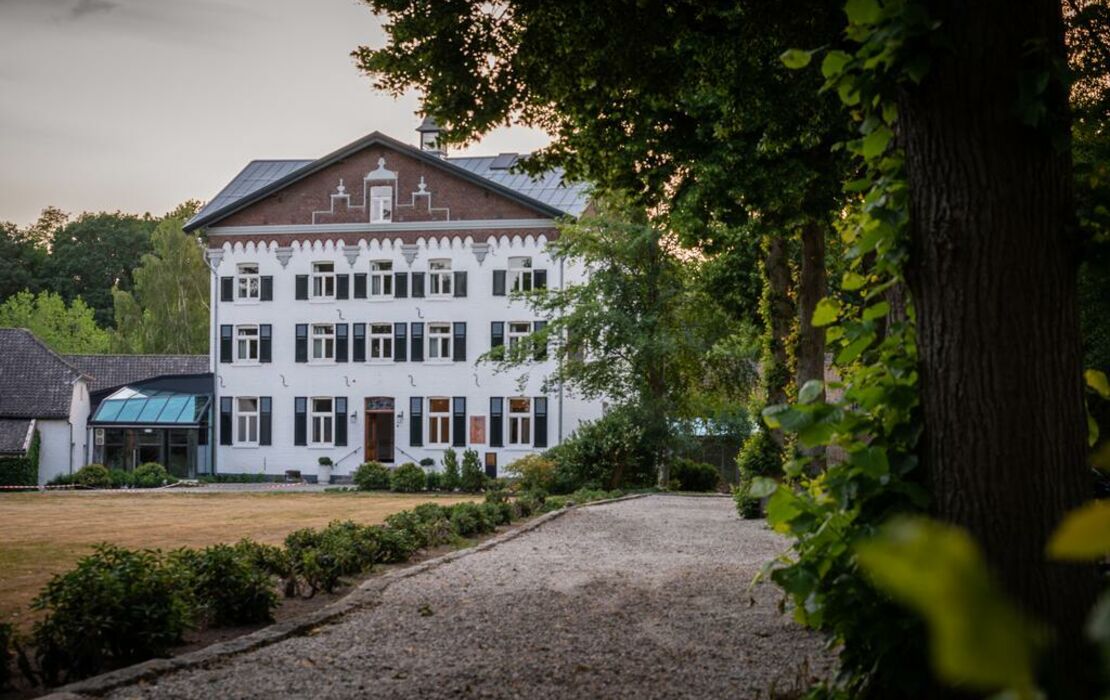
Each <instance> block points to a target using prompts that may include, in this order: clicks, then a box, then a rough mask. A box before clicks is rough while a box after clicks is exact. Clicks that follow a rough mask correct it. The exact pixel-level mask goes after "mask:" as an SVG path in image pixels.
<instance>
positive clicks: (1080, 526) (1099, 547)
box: [1048, 500, 1110, 561]
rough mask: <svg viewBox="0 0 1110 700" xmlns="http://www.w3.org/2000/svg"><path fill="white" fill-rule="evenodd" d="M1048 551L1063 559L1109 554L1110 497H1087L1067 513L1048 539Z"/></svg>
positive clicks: (1088, 557) (1085, 559)
mask: <svg viewBox="0 0 1110 700" xmlns="http://www.w3.org/2000/svg"><path fill="white" fill-rule="evenodd" d="M1048 555H1049V556H1050V557H1051V558H1053V559H1057V560H1065V561H1092V560H1098V559H1099V558H1100V557H1105V556H1110V500H1100V501H1091V502H1090V503H1087V504H1086V505H1084V506H1083V507H1082V508H1079V509H1077V510H1074V511H1072V512H1071V513H1068V515H1067V517H1065V518H1064V521H1063V522H1062V523H1060V526H1059V527H1058V528H1057V530H1056V532H1055V533H1053V535H1052V539H1051V540H1049V543H1048Z"/></svg>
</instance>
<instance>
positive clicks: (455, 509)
mask: <svg viewBox="0 0 1110 700" xmlns="http://www.w3.org/2000/svg"><path fill="white" fill-rule="evenodd" d="M451 526H452V527H453V528H454V530H455V532H456V533H457V534H458V535H459V536H460V537H471V536H473V535H479V534H481V533H483V532H488V531H489V530H492V529H493V527H492V526H491V524H490V523H489V521H488V520H487V519H486V517H485V513H483V512H482V509H481V508H480V507H479V506H478V504H476V503H456V504H455V505H453V506H451Z"/></svg>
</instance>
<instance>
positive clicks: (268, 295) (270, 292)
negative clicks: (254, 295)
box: [261, 275, 274, 301]
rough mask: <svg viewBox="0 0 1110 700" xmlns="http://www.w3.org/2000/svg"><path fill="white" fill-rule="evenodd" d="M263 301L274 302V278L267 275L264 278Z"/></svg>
mask: <svg viewBox="0 0 1110 700" xmlns="http://www.w3.org/2000/svg"><path fill="white" fill-rule="evenodd" d="M261 299H262V301H273V300H274V278H273V277H271V276H270V275H266V276H265V277H263V278H262V295H261Z"/></svg>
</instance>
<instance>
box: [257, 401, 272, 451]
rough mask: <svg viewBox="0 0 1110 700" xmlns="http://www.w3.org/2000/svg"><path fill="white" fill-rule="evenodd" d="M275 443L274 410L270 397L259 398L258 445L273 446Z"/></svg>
mask: <svg viewBox="0 0 1110 700" xmlns="http://www.w3.org/2000/svg"><path fill="white" fill-rule="evenodd" d="M273 442H274V409H273V401H271V400H270V397H269V396H260V397H259V398H258V444H259V445H271V444H273Z"/></svg>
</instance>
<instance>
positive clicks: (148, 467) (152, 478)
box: [131, 462, 177, 489]
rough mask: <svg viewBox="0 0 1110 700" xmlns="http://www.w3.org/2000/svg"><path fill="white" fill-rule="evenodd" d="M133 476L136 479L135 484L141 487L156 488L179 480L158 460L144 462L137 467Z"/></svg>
mask: <svg viewBox="0 0 1110 700" xmlns="http://www.w3.org/2000/svg"><path fill="white" fill-rule="evenodd" d="M131 478H132V479H133V480H134V484H135V486H136V487H137V488H140V489H154V488H158V487H159V486H165V485H166V484H172V483H173V482H175V481H177V479H175V478H173V477H172V476H170V474H169V472H167V471H166V468H165V467H163V466H162V465H161V464H158V463H157V462H144V463H143V464H140V465H139V466H137V467H135V471H134V472H133V473H132V474H131Z"/></svg>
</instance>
